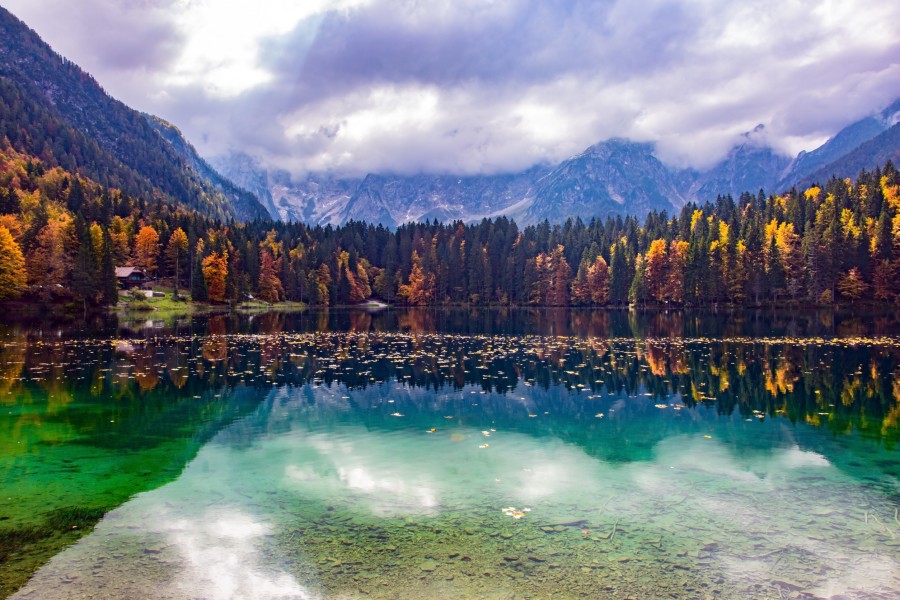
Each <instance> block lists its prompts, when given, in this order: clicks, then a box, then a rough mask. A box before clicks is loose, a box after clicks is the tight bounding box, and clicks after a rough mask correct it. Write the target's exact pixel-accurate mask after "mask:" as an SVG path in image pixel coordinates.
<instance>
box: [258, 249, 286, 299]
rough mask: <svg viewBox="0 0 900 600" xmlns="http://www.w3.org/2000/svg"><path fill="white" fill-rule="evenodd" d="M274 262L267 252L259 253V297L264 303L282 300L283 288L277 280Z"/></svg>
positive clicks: (270, 254)
mask: <svg viewBox="0 0 900 600" xmlns="http://www.w3.org/2000/svg"><path fill="white" fill-rule="evenodd" d="M275 263H276V261H275V259H274V258H273V257H272V253H271V252H270V251H269V250H263V251H262V252H261V253H260V260H259V297H260V299H261V300H263V301H264V302H271V303H274V302H278V301H280V300H281V299H282V298H284V288H283V287H282V285H281V280H280V279H279V278H278V270H277V268H276V264H275Z"/></svg>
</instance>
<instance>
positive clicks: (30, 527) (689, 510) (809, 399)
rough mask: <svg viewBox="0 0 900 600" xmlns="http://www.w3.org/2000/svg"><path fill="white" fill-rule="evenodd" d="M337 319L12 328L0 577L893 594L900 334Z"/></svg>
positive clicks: (0, 434) (82, 588) (264, 585)
mask: <svg viewBox="0 0 900 600" xmlns="http://www.w3.org/2000/svg"><path fill="white" fill-rule="evenodd" d="M596 314H601V313H596ZM332 318H333V317H328V318H326V320H325V321H324V323H325V325H324V326H323V325H322V323H323V320H322V318H321V316H319V317H317V318H315V319H312V320H311V321H307V322H306V323H314V324H315V325H313V326H308V327H304V326H300V325H298V323H292V322H290V321H289V320H288V321H285V320H283V319H281V318H274V317H271V318H270V320H269V322H266V321H263V322H262V323H261V322H260V320H259V319H257V320H255V321H252V320H251V321H245V322H241V323H239V324H235V323H233V322H230V321H228V320H218V321H217V320H211V321H205V320H204V321H194V322H191V323H190V324H188V325H185V326H182V327H179V326H175V327H169V328H167V329H163V330H162V331H153V334H152V335H149V334H147V331H143V332H139V333H138V334H135V330H134V329H131V328H129V329H125V330H122V329H113V330H112V331H102V332H100V333H95V334H89V335H75V334H72V333H71V332H68V333H65V332H60V331H55V332H49V333H48V332H47V331H41V332H35V331H34V330H25V329H12V330H11V331H9V332H8V333H7V335H6V336H5V338H4V343H3V347H2V350H0V411H2V414H0V477H2V480H0V482H2V486H0V542H2V546H0V585H2V586H3V588H2V591H3V595H9V594H14V596H13V597H16V598H41V599H43V598H81V597H85V598H87V597H94V598H123V599H125V598H128V599H130V598H208V599H226V598H260V599H262V598H284V599H287V598H291V599H294V598H366V597H377V598H398V597H399V598H550V597H553V598H566V597H614V598H619V597H634V598H650V597H653V598H657V597H672V598H707V597H708V598H748V597H754V598H789V597H794V598H798V597H800V598H830V597H846V598H880V597H883V598H894V597H897V595H898V594H900V520H898V512H897V511H898V508H900V460H898V444H897V442H898V440H900V383H898V382H897V380H896V379H895V375H896V374H897V373H898V372H900V338H897V337H892V336H890V335H885V334H884V332H882V331H862V332H860V334H859V335H855V336H854V337H842V336H837V337H836V336H835V335H830V336H829V335H823V332H820V331H812V332H809V331H802V332H799V334H798V332H797V331H796V330H794V331H792V330H791V329H790V328H789V327H788V328H784V329H782V330H778V328H773V330H774V331H775V335H773V336H767V337H759V336H755V337H754V336H752V335H748V332H747V331H746V328H745V327H743V326H742V330H741V331H738V332H734V331H729V330H728V327H730V326H728V325H726V326H725V327H724V328H723V329H720V330H719V331H718V332H717V333H716V335H715V336H713V337H702V336H699V335H686V333H691V332H690V331H688V332H685V331H684V329H689V328H687V327H685V326H684V322H683V321H682V323H681V324H680V325H679V326H678V328H677V329H678V331H676V332H673V331H672V330H671V328H669V330H668V332H665V328H662V329H661V328H660V327H658V326H654V325H648V326H642V328H640V329H639V330H640V331H644V332H646V331H649V332H651V334H653V333H655V335H648V336H638V337H635V336H634V335H620V331H619V329H618V327H619V325H616V324H615V322H613V324H611V325H610V324H607V325H605V326H604V327H606V329H604V330H603V331H604V332H605V333H606V335H602V336H601V335H597V333H598V332H597V331H596V330H594V329H593V326H592V330H591V331H586V332H583V333H582V334H581V335H578V333H577V332H574V331H570V330H569V329H571V326H572V324H574V323H577V321H576V318H575V317H570V316H566V317H565V318H566V319H567V321H566V322H567V323H568V324H569V325H567V326H566V327H562V326H560V325H559V323H557V322H556V321H555V320H554V319H550V320H549V321H547V322H546V323H543V324H539V325H536V326H535V325H533V324H530V322H529V321H527V319H526V321H525V322H524V324H523V325H516V326H515V327H514V328H515V329H516V330H515V331H512V332H496V330H492V331H493V332H492V333H491V334H490V335H487V334H479V333H477V332H472V331H468V330H466V331H460V330H459V328H458V327H454V326H452V319H451V326H448V325H447V321H446V320H445V321H444V322H443V323H444V324H443V325H440V324H438V325H435V324H434V323H431V324H425V325H424V326H423V325H422V323H421V319H422V318H421V317H420V316H416V314H415V313H413V314H412V315H406V316H404V315H400V316H399V318H398V317H397V316H396V315H394V316H392V317H387V318H389V319H396V320H395V321H394V322H390V321H388V325H387V326H384V327H380V326H378V323H379V321H378V319H383V318H385V317H378V316H372V315H363V316H353V317H352V318H350V319H349V321H346V322H343V323H342V324H339V325H338V326H335V322H334V321H333V320H332ZM441 318H444V319H446V317H437V318H436V321H437V322H438V323H440V320H439V319H441ZM591 318H592V319H593V318H594V317H591ZM615 318H618V317H614V320H615ZM273 319H274V323H273V322H272V321H273ZM404 319H405V321H404ZM557 320H558V319H557ZM404 322H405V323H406V325H400V324H399V323H404ZM590 322H591V323H592V322H593V321H590ZM813 322H815V323H820V320H818V321H817V320H815V319H814V320H813ZM548 323H549V324H548ZM626 323H627V321H626ZM838 326H839V325H838ZM815 327H819V325H818V324H817V325H815ZM832 327H834V324H832ZM335 329H338V331H335ZM560 329H565V330H566V332H565V334H564V335H558V332H559V331H560ZM630 329H631V331H632V332H633V331H634V328H633V327H632V328H630ZM660 333H663V334H664V335H659V334H660ZM804 334H806V335H804ZM813 336H815V337H813ZM29 578H30V579H29ZM19 588H20V589H19ZM17 589H18V592H16V590H17Z"/></svg>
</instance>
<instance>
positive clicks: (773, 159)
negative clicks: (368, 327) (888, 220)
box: [213, 100, 900, 227]
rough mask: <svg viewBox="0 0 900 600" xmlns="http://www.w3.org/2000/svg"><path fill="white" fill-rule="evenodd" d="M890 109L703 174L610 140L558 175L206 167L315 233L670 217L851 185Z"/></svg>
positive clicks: (748, 142)
mask: <svg viewBox="0 0 900 600" xmlns="http://www.w3.org/2000/svg"><path fill="white" fill-rule="evenodd" d="M898 119H900V100H898V101H896V102H894V103H893V104H891V105H890V106H889V107H887V108H885V109H884V110H883V111H881V112H879V113H877V114H875V115H872V116H870V117H866V118H864V119H862V120H860V121H857V122H855V123H853V124H851V125H849V126H847V127H845V128H844V129H842V130H841V131H840V132H838V133H837V134H836V135H835V136H833V137H832V138H831V139H829V140H828V141H827V142H825V143H824V144H823V145H822V146H820V147H819V148H816V149H815V150H813V151H811V152H801V153H800V154H799V155H798V156H796V157H794V158H791V157H788V156H785V155H783V154H779V153H778V152H777V151H775V150H774V149H773V148H771V147H770V146H769V145H768V144H767V143H766V140H765V135H764V133H765V128H764V126H762V125H759V126H757V127H756V128H755V129H754V130H753V131H750V132H747V133H745V134H744V135H743V136H742V137H741V141H740V143H739V144H737V145H736V146H734V147H733V148H732V149H731V150H730V151H729V152H728V154H727V155H726V156H725V157H724V158H723V159H722V160H721V161H720V162H718V163H717V164H715V165H714V166H712V167H711V168H709V169H706V170H703V171H698V170H694V169H678V168H673V167H670V166H667V165H665V164H664V163H662V162H661V161H660V160H659V159H658V158H657V157H656V156H655V154H654V146H653V144H649V143H638V142H632V141H629V140H626V139H620V138H615V139H611V140H607V141H605V142H600V143H598V144H595V145H593V146H591V147H590V148H588V149H586V150H585V151H584V152H583V153H581V154H579V155H577V156H573V157H572V158H569V159H567V160H565V161H563V162H561V163H559V164H558V165H552V166H548V165H538V166H535V167H533V168H531V169H529V170H527V171H523V172H518V173H507V174H499V175H479V176H452V175H427V174H419V175H391V174H379V173H372V174H368V175H366V176H365V177H360V178H337V177H335V176H333V175H330V174H328V173H310V174H307V175H306V176H305V177H304V178H302V179H300V180H295V179H293V178H292V177H291V176H290V174H288V173H287V172H286V171H267V170H266V169H265V168H264V167H262V166H261V164H260V162H259V161H258V160H256V159H253V158H252V157H249V156H247V155H242V154H233V155H231V156H228V157H219V158H217V159H215V160H214V161H213V163H214V164H215V165H216V166H217V167H218V168H219V170H220V171H221V172H222V173H223V174H225V175H226V176H228V177H230V178H231V179H232V180H233V181H235V182H236V183H237V184H238V185H240V186H241V187H244V188H247V189H250V190H253V191H254V192H255V193H257V194H258V195H259V197H260V199H262V200H263V203H264V205H265V206H266V207H267V208H268V210H269V212H270V213H271V215H272V217H273V218H276V219H282V220H292V221H304V222H309V223H319V224H328V223H330V224H333V225H337V224H342V223H346V222H348V221H351V220H365V221H371V222H375V223H381V224H383V225H386V226H391V227H394V226H397V225H399V224H401V223H404V222H409V221H422V220H427V219H438V220H441V221H448V220H457V219H458V220H462V221H475V220H478V219H481V218H483V217H490V216H499V215H505V216H509V217H512V218H514V219H516V221H517V222H519V223H521V224H526V225H527V224H534V223H538V222H541V221H543V220H545V219H546V220H548V221H550V222H551V223H554V222H561V221H564V220H565V219H567V218H569V217H573V218H575V217H580V218H581V219H582V220H585V221H587V220H590V219H592V218H595V217H597V218H606V217H608V216H616V215H627V214H631V215H639V216H643V215H646V214H647V213H649V212H651V211H663V210H665V211H668V212H669V214H672V213H673V212H674V211H677V210H679V209H680V208H681V207H682V206H684V205H685V204H686V203H687V202H706V201H713V200H715V199H716V197H717V196H720V195H721V196H725V195H730V196H732V197H735V198H736V197H738V196H739V195H740V194H742V193H743V192H750V193H753V194H756V193H757V192H759V191H760V190H763V191H764V192H765V193H767V194H769V193H776V194H777V193H781V192H784V191H786V190H788V189H790V188H791V187H793V186H798V185H810V184H812V183H813V182H815V181H825V180H828V179H830V178H831V177H833V176H834V177H855V176H856V175H858V174H859V171H860V170H861V169H872V168H874V167H875V166H877V165H880V164H884V163H885V162H886V161H887V160H894V161H896V160H897V159H898V157H900V141H898V138H900V131H898V124H897V122H898Z"/></svg>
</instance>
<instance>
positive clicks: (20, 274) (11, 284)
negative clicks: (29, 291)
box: [0, 225, 28, 300]
mask: <svg viewBox="0 0 900 600" xmlns="http://www.w3.org/2000/svg"><path fill="white" fill-rule="evenodd" d="M27 280H28V277H27V273H26V271H25V257H24V256H23V255H22V249H21V248H19V244H17V243H16V240H15V239H13V236H12V234H11V233H10V232H9V230H8V229H7V228H6V227H3V226H2V225H0V300H8V299H10V298H16V297H18V296H19V294H20V293H21V290H22V288H24V287H25V284H26V282H27Z"/></svg>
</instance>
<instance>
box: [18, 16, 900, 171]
mask: <svg viewBox="0 0 900 600" xmlns="http://www.w3.org/2000/svg"><path fill="white" fill-rule="evenodd" d="M5 4H6V5H7V6H8V7H9V8H10V9H11V10H12V11H13V12H15V13H16V14H18V15H19V16H20V17H22V18H24V19H25V20H26V22H27V23H29V25H31V26H33V27H35V28H36V29H37V31H38V33H40V34H41V35H44V36H45V37H46V39H47V40H48V41H49V42H50V43H51V44H53V45H54V46H55V47H57V48H58V49H59V50H60V51H62V52H63V54H65V55H67V56H68V57H69V58H71V59H73V60H75V61H76V62H78V63H80V64H82V65H83V66H84V67H85V68H87V69H88V70H89V71H91V72H93V73H94V74H95V75H96V76H97V77H98V79H99V80H100V81H101V83H102V84H103V85H104V86H105V87H107V89H109V90H110V91H111V92H112V93H113V94H114V95H116V96H118V97H121V98H122V99H123V100H124V101H126V102H127V103H129V104H131V105H132V106H134V107H136V108H138V109H141V110H145V111H148V112H152V113H156V114H159V115H160V116H162V117H164V118H167V119H169V120H171V121H173V122H175V123H176V124H177V125H179V127H181V129H182V130H183V131H184V132H185V133H186V134H187V135H188V137H189V138H190V139H191V141H192V142H194V143H195V144H196V145H197V146H198V147H199V148H200V150H201V151H202V152H204V153H206V154H217V153H223V152H226V151H228V150H231V149H233V150H240V151H244V152H249V153H252V154H255V155H257V156H259V157H261V158H263V159H264V160H265V161H266V162H268V163H269V164H271V165H273V166H278V167H283V168H288V169H289V170H291V171H294V172H302V171H305V170H320V169H333V170H337V171H341V172H350V171H354V172H365V171H395V172H416V171H432V172H446V171H453V172H459V173H475V172H497V171H510V170H517V169H521V168H526V167H528V166H530V165H532V164H535V163H537V162H541V161H551V162H552V161H558V160H560V159H562V158H565V157H566V156H570V155H572V154H575V153H577V152H580V151H581V150H583V149H584V148H585V147H587V146H589V145H591V144H593V143H595V142H597V141H600V140H602V139H606V138H608V137H612V136H624V137H630V138H633V139H636V140H641V141H648V140H654V141H658V151H659V155H660V157H661V158H663V159H664V160H666V161H668V162H671V163H675V164H679V165H682V166H687V165H692V166H698V167H703V166H707V165H709V164H711V163H712V162H714V161H716V160H718V159H719V158H720V157H721V156H723V155H724V153H725V152H727V150H728V149H729V147H730V146H731V144H733V143H734V142H735V141H736V140H737V139H738V136H739V135H740V134H741V133H742V132H744V131H749V130H751V129H753V127H755V126H756V125H757V124H759V123H764V124H766V131H767V135H768V138H769V140H770V142H771V143H772V145H773V146H774V147H775V148H776V149H778V150H780V151H782V152H784V153H787V154H794V153H796V152H797V151H799V150H800V149H811V148H812V147H815V146H816V145H818V144H819V143H821V142H822V141H824V139H826V138H827V137H828V136H830V135H833V134H834V133H835V132H836V131H838V130H839V129H840V128H841V127H843V126H845V125H847V124H849V123H850V122H852V121H853V120H856V119H858V118H860V117H862V116H864V115H866V114H870V113H872V112H874V111H875V110H877V109H879V108H881V107H883V106H885V105H886V104H888V103H889V102H890V101H892V100H893V99H894V98H896V97H898V96H900V38H897V36H896V32H895V24H896V23H897V22H898V19H900V5H898V4H896V3H889V2H887V3H875V4H872V3H865V4H863V3H861V2H846V1H838V0H827V1H825V2H818V1H815V2H814V1H812V0H788V1H784V0H755V1H753V2H749V3H734V2H726V1H724V0H704V1H702V2H677V1H674V0H652V1H649V2H642V3H640V4H636V3H633V2H626V1H625V0H618V1H614V0H611V1H607V2H591V1H587V0H567V1H564V2H557V3H544V2H538V1H537V0H496V1H494V2H488V3H485V2H476V1H474V0H473V1H466V2H455V3H446V2H437V1H433V2H432V1H424V2H423V1H419V2H413V1H411V0H410V1H406V2H387V1H385V0H335V1H333V2H328V1H326V0H317V1H309V2H294V1H292V0H268V1H264V2H258V1H257V2H250V1H249V0H223V1H218V0H217V1H215V2H213V1H212V0H144V1H142V2H139V3H127V4H122V3H117V2H113V1H112V0H84V2H79V3H77V6H75V3H71V2H66V1H64V0H12V1H7V2H6V3H5Z"/></svg>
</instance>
